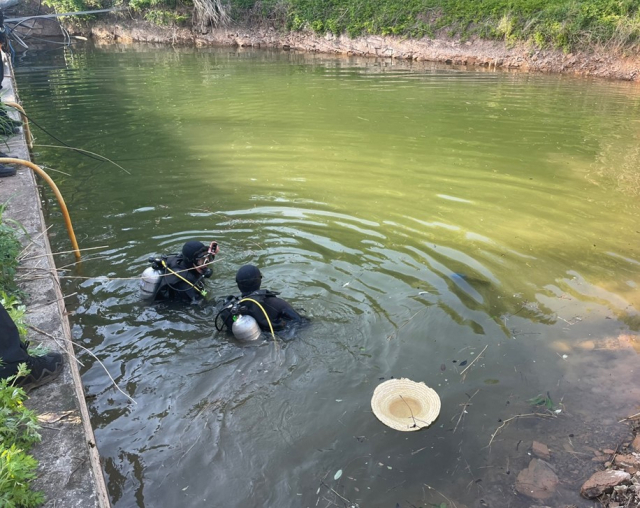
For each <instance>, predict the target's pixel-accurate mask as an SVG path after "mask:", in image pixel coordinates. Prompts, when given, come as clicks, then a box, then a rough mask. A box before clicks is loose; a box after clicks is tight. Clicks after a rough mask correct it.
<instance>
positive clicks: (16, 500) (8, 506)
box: [0, 444, 44, 508]
mask: <svg viewBox="0 0 640 508" xmlns="http://www.w3.org/2000/svg"><path fill="white" fill-rule="evenodd" d="M37 467H38V461H37V460H36V459H34V458H33V457H32V456H31V455H27V454H26V453H25V452H24V451H23V450H21V449H20V448H18V447H17V446H16V445H15V444H14V445H11V446H10V447H6V446H5V445H4V444H0V506H3V507H4V508H33V507H36V506H40V505H41V504H42V503H43V502H44V495H43V494H42V492H37V491H33V490H31V486H30V484H31V482H32V481H33V480H34V479H35V478H36V468H37Z"/></svg>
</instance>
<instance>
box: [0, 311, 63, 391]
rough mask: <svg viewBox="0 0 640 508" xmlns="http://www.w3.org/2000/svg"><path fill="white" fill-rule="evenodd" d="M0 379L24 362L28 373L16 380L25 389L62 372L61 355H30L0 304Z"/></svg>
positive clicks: (16, 369)
mask: <svg viewBox="0 0 640 508" xmlns="http://www.w3.org/2000/svg"><path fill="white" fill-rule="evenodd" d="M0 360H1V361H2V364H1V365H0V379H4V378H7V377H9V376H14V375H16V374H17V373H18V366H19V365H20V364H21V363H26V364H27V368H28V369H29V374H27V375H26V376H24V377H20V378H19V379H17V380H16V385H17V386H22V387H23V388H24V389H25V391H29V390H31V389H33V388H36V387H38V386H41V385H43V384H45V383H48V382H49V381H52V380H54V379H55V378H56V377H58V375H59V374H60V373H61V372H62V369H63V365H62V355H61V354H60V353H53V352H52V353H48V354H46V355H44V356H30V355H29V353H27V348H26V347H25V345H24V344H23V343H22V342H21V341H20V334H19V333H18V328H17V327H16V325H15V323H14V322H13V320H12V319H11V316H9V313H8V312H7V311H6V309H5V308H4V307H3V306H2V304H0Z"/></svg>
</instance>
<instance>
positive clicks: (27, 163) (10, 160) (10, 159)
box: [0, 157, 80, 259]
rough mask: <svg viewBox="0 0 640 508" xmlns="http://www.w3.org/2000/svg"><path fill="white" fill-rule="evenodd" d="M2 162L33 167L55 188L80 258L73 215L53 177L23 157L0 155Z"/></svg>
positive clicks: (74, 249) (70, 236) (72, 241)
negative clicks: (72, 220)
mask: <svg viewBox="0 0 640 508" xmlns="http://www.w3.org/2000/svg"><path fill="white" fill-rule="evenodd" d="M0 164H21V165H22V166H27V167H28V168H31V169H32V170H33V171H35V172H36V173H38V174H39V175H40V176H41V177H42V178H43V179H44V180H45V182H47V183H48V184H49V187H51V190H53V192H54V194H55V195H56V198H58V203H59V204H60V208H61V209H62V215H63V216H64V222H65V224H66V226H67V231H68V233H69V238H70V239H71V245H72V247H73V253H74V254H75V255H76V259H80V249H79V248H78V242H77V241H76V235H75V234H74V232H73V225H72V224H71V217H69V212H68V211H67V205H66V203H65V202H64V199H63V197H62V194H60V191H59V190H58V187H57V186H56V184H55V182H54V181H53V180H52V179H51V177H50V176H49V175H48V174H47V173H45V172H44V170H43V169H42V168H40V167H39V166H36V165H35V164H34V163H33V162H30V161H25V160H22V159H14V158H13V157H0Z"/></svg>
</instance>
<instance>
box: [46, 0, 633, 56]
mask: <svg viewBox="0 0 640 508" xmlns="http://www.w3.org/2000/svg"><path fill="white" fill-rule="evenodd" d="M45 3H46V4H48V5H49V6H51V7H54V8H55V9H56V10H57V11H58V12H64V11H66V12H68V11H70V10H76V11H81V10H86V9H89V8H97V7H107V6H108V5H104V4H102V5H100V4H99V2H98V1H95V0H46V1H45ZM118 3H119V2H118ZM125 5H128V7H130V9H131V10H132V11H134V13H137V14H139V15H140V16H142V17H145V18H146V19H147V20H148V21H151V22H153V23H155V24H158V25H165V26H167V25H186V24H188V23H192V24H193V25H194V26H196V27H198V28H199V29H200V30H203V31H205V30H207V29H208V27H210V26H216V25H219V24H223V23H225V22H228V21H235V22H239V23H269V24H270V25H272V26H275V28H277V29H280V30H293V31H297V30H311V31H314V32H316V33H318V34H325V33H332V34H335V35H340V34H347V35H348V36H350V37H358V36H362V35H398V36H405V37H414V38H419V37H424V36H427V37H437V36H440V37H442V36H450V37H454V36H455V37H461V38H462V39H469V38H472V37H479V38H483V39H493V40H505V41H506V42H507V43H515V42H527V43H530V44H531V45H532V47H537V48H541V49H542V48H560V49H563V50H565V51H572V50H574V49H576V48H581V49H584V48H585V47H589V46H592V47H593V46H605V47H607V49H609V50H631V49H635V48H637V46H638V44H639V42H640V2H638V1H637V0H580V1H578V0H226V1H224V0H125Z"/></svg>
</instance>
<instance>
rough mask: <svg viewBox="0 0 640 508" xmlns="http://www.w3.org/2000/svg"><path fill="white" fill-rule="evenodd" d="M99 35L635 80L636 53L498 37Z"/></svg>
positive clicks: (90, 32) (107, 31) (638, 75)
mask: <svg viewBox="0 0 640 508" xmlns="http://www.w3.org/2000/svg"><path fill="white" fill-rule="evenodd" d="M76 33H77V34H79V35H84V36H91V37H93V38H95V39H98V40H110V41H119V42H154V43H166V44H193V45H197V46H211V45H229V46H241V47H257V48H281V49H288V50H295V51H308V52H317V53H326V54H335V55H347V56H364V57H378V58H389V59H397V60H406V61H430V62H441V63H445V64H450V65H456V66H470V67H485V68H489V69H492V70H493V69H505V70H520V71H524V72H545V73H564V74H575V75H581V76H597V77H600V78H608V79H620V80H626V81H640V55H631V56H621V55H617V54H616V53H615V52H613V51H607V50H606V49H603V50H601V51H595V52H576V53H570V54H564V53H562V52H561V51H550V50H536V49H532V48H530V47H527V46H525V45H520V46H514V47H507V46H506V45H505V44H504V43H503V42H495V41H485V40H471V41H465V42H463V41H460V40H445V39H427V38H424V39H419V40H416V39H403V38H400V37H382V36H369V37H360V38H358V39H350V38H348V37H347V36H339V37H336V36H333V35H331V34H327V35H325V36H318V35H316V34H314V33H310V32H288V33H280V32H278V31H277V30H275V29H274V28H273V27H254V28H247V27H230V28H225V29H216V30H213V31H211V32H210V33H206V34H199V33H196V32H195V31H193V30H191V29H188V28H160V27H157V26H155V25H151V24H150V23H147V22H144V21H139V20H111V21H103V22H98V23H96V24H94V25H93V26H91V27H89V28H86V29H83V30H76Z"/></svg>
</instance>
